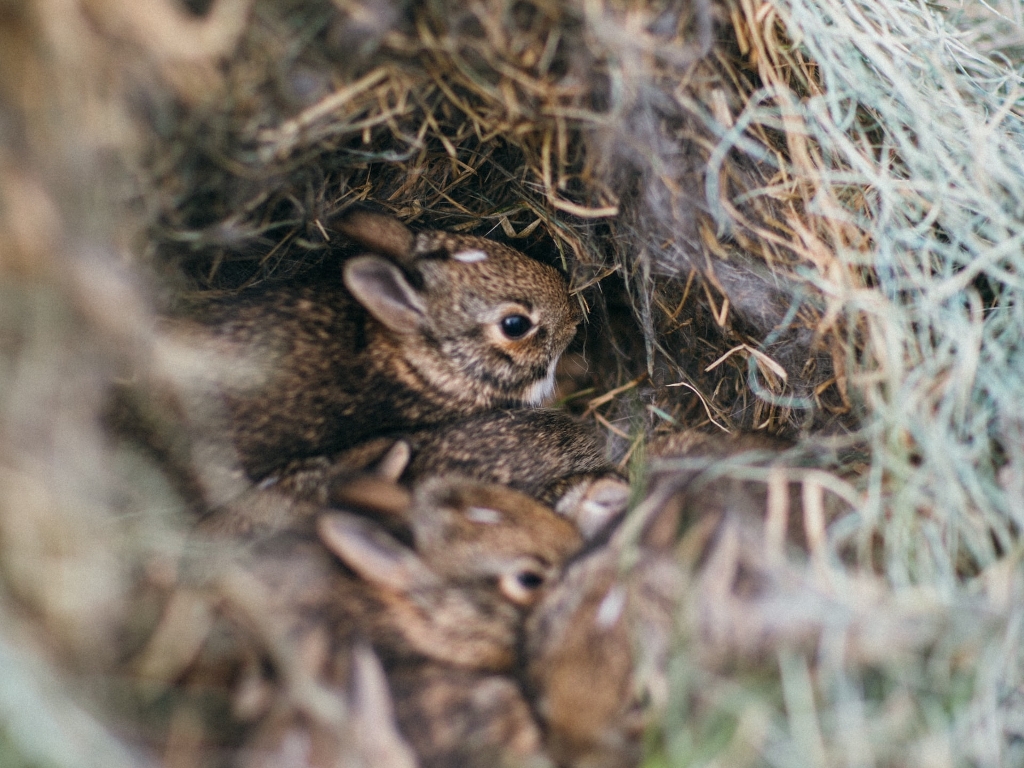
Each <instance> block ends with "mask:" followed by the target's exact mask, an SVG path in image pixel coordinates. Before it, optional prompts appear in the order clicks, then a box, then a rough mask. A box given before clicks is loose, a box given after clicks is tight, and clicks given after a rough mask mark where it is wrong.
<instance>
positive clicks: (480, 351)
mask: <svg viewBox="0 0 1024 768" xmlns="http://www.w3.org/2000/svg"><path fill="white" fill-rule="evenodd" d="M334 226H335V227H336V229H337V230H339V231H340V232H341V233H343V234H344V235H345V236H347V237H349V238H351V239H352V240H353V241H355V243H357V244H358V245H359V246H360V247H362V248H364V249H365V250H366V251H368V253H367V254H366V255H362V256H357V257H355V258H350V259H348V260H347V261H345V263H344V266H343V267H342V269H341V273H342V274H341V275H339V278H340V279H338V280H337V281H336V282H335V281H331V280H328V281H326V282H319V283H316V284H305V285H288V286H271V287H257V288H253V289H250V290H246V291H243V292H241V293H238V294H236V295H233V296H230V297H226V298H222V299H219V300H207V301H205V302H203V303H201V304H199V305H198V306H194V307H192V308H191V310H190V311H189V312H188V313H187V317H185V318H181V319H178V320H176V321H172V322H171V328H172V337H173V338H176V339H177V340H178V341H179V342H183V343H184V345H185V347H186V348H190V349H193V350H198V351H199V352H201V353H202V354H204V355H205V356H206V358H207V359H208V360H210V361H212V362H211V363H210V364H209V365H208V366H206V368H208V369H209V371H208V374H209V375H207V373H203V374H202V375H201V376H200V379H201V380H200V381H199V382H192V383H191V385H189V388H190V389H192V390H193V393H192V397H191V399H192V400H193V401H198V402H199V403H200V405H199V406H198V407H196V408H195V409H194V410H195V411H196V416H195V417H194V419H193V420H196V421H209V420H210V419H211V418H213V417H215V414H216V413H217V411H222V412H223V414H224V415H223V416H222V417H221V418H222V420H224V421H225V424H224V425H223V429H224V430H225V431H226V433H227V434H228V435H230V438H231V441H232V443H233V445H234V448H235V450H236V451H237V453H238V456H239V458H240V460H241V463H242V465H243V467H244V468H245V470H246V471H247V472H248V474H249V476H250V477H253V478H257V479H258V478H261V477H263V476H265V475H266V474H267V473H268V472H270V471H271V470H273V469H274V468H275V467H277V466H280V465H281V464H282V463H284V462H285V461H287V460H288V459H291V458H295V457H302V456H312V455H319V454H323V453H328V452H330V451H334V450H338V449H341V448H345V447H347V446H350V445H354V444H355V443H357V442H359V441H361V440H365V439H366V438H367V437H369V436H370V435H371V434H380V433H383V432H387V431H391V430H399V429H411V428H416V427H421V426H424V425H431V424H437V423H439V422H442V421H445V420H450V419H452V418H455V417H458V416H463V415H467V414H472V413H478V412H481V411H485V410H487V409H490V408H495V407H505V406H517V405H523V404H529V405H536V404H539V403H540V402H542V401H543V400H544V399H545V398H546V397H548V396H549V395H550V394H551V392H552V390H553V387H554V375H555V364H556V363H557V361H558V358H559V356H560V355H561V354H562V352H563V351H564V350H565V348H566V346H567V345H568V343H569V341H570V340H571V339H572V337H573V335H574V334H575V331H576V326H577V325H578V323H579V321H580V319H581V312H580V310H579V307H578V306H577V305H576V304H575V303H574V302H573V301H572V300H571V299H570V297H569V295H568V287H567V284H566V281H565V279H564V278H563V277H562V276H561V275H560V274H559V273H558V272H557V271H556V270H555V269H553V268H552V267H549V266H546V265H543V264H541V263H539V262H537V261H534V260H533V259H530V258H527V257H526V256H524V255H523V254H521V253H519V252H518V251H515V250H513V249H511V248H508V247H506V246H504V245H501V244H499V243H496V242H493V241H490V240H486V239H484V238H480V237H473V236H469V235H456V234H449V233H445V232H420V233H418V234H414V233H413V232H411V231H410V230H409V229H407V228H406V227H405V226H404V225H403V224H401V223H400V222H398V221H397V220H396V219H393V218H391V217H388V216H384V215H381V214H375V213H370V212H367V211H363V210H358V211H354V212H350V213H348V214H347V215H343V216H342V217H341V218H340V219H339V220H338V221H337V222H336V223H335V225H334ZM218 361H219V364H218ZM204 376H206V377H207V378H206V379H205V380H203V377H204ZM211 398H212V402H211V401H210V399H211Z"/></svg>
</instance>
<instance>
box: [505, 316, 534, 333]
mask: <svg viewBox="0 0 1024 768" xmlns="http://www.w3.org/2000/svg"><path fill="white" fill-rule="evenodd" d="M532 327H533V321H531V320H530V318H528V317H527V316H526V315H509V316H508V317H503V318H502V319H501V332H502V333H504V334H505V335H506V336H507V337H508V338H510V339H521V338H522V337H523V336H525V335H526V334H527V333H529V332H530V329H531V328H532Z"/></svg>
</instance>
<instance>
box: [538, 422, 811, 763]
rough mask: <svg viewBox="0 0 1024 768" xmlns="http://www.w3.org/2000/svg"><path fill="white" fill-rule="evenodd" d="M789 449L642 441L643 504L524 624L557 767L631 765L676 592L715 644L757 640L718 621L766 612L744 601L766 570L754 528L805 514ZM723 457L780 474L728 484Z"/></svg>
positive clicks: (772, 444) (748, 443)
mask: <svg viewBox="0 0 1024 768" xmlns="http://www.w3.org/2000/svg"><path fill="white" fill-rule="evenodd" d="M787 447H789V446H788V445H787V444H785V443H783V442H782V441H779V440H775V439H773V438H769V437H762V436H759V435H742V436H739V437H725V436H708V435H699V434H696V433H679V434H676V435H672V436H669V437H666V438H662V439H659V440H656V441H652V443H651V444H650V448H651V449H652V452H654V453H660V454H661V455H660V456H656V457H654V459H653V460H652V474H651V477H650V479H649V492H648V493H647V495H646V497H645V498H644V500H643V501H642V502H641V503H640V504H639V505H638V506H637V508H636V509H634V510H633V511H632V512H631V513H630V514H629V515H628V516H627V517H626V518H625V519H624V520H623V522H622V523H621V524H620V525H619V526H618V528H617V529H616V530H615V531H614V532H613V533H611V535H610V536H609V537H608V539H607V541H605V542H603V543H597V542H595V543H594V544H593V545H592V546H591V547H590V548H589V550H588V551H587V552H585V553H582V554H581V555H580V556H578V557H577V558H575V559H574V560H573V561H572V562H571V563H570V564H569V565H568V566H567V567H566V569H565V572H564V573H563V575H562V577H561V578H560V580H559V582H558V583H557V585H555V587H554V588H553V589H552V590H550V591H549V592H548V593H547V594H546V596H545V597H544V598H543V600H542V601H541V602H540V603H539V604H538V606H537V608H536V609H535V610H534V612H533V613H532V614H531V616H530V618H529V619H528V622H527V626H526V643H525V657H526V659H527V672H526V688H527V690H528V692H529V695H530V697H531V699H532V701H533V704H534V710H535V711H536V712H537V714H538V717H539V718H540V720H541V722H542V724H543V727H544V730H545V734H546V738H545V741H546V747H547V749H548V751H549V753H550V754H551V756H552V757H553V758H554V759H555V761H556V762H557V763H558V764H559V765H564V766H571V767H573V768H623V767H625V766H631V765H635V764H637V762H638V761H639V759H640V756H641V745H642V737H643V735H644V733H645V730H646V729H647V727H648V726H650V725H651V724H652V723H653V722H654V721H655V718H656V716H657V713H658V709H659V706H660V705H663V704H664V702H665V701H666V698H667V690H668V661H669V657H670V652H671V649H672V647H673V643H674V642H677V637H676V629H675V627H676V623H677V621H678V620H679V616H680V611H681V606H682V605H683V602H684V598H687V600H688V604H690V603H693V604H695V606H696V611H697V613H698V615H699V616H700V621H701V625H700V632H702V633H707V637H706V638H704V639H705V640H706V644H707V646H708V647H709V648H711V649H713V652H714V653H722V654H728V653H729V652H730V651H729V650H726V649H727V648H731V649H735V648H736V647H737V644H743V643H747V644H748V645H749V644H752V643H755V642H762V641H763V639H764V638H763V637H758V638H744V637H742V636H741V635H740V634H739V633H736V632H733V631H732V629H731V628H729V627H728V626H723V625H722V621H723V620H724V619H723V617H725V616H728V615H744V616H747V617H749V616H750V614H752V613H755V612H756V611H758V610H762V611H763V612H765V613H766V615H770V614H771V613H772V611H771V609H770V608H769V609H767V610H766V609H763V608H758V605H759V603H757V602H756V596H757V595H763V594H765V593H766V590H768V588H769V587H768V585H769V583H770V582H771V579H772V577H771V573H772V572H771V570H770V569H769V568H767V567H766V566H765V563H767V562H768V561H767V560H766V559H765V557H766V555H765V546H766V545H765V541H766V529H770V528H771V526H772V525H773V523H772V516H773V515H775V514H777V513H780V512H781V516H782V526H783V531H785V528H786V526H787V525H789V524H790V523H791V521H792V520H794V519H796V520H798V519H799V513H801V512H802V511H803V509H802V507H801V505H800V503H799V502H800V495H799V494H793V493H792V490H793V488H792V487H791V486H795V485H796V483H795V482H793V480H792V478H793V477H798V476H799V472H800V470H799V468H794V467H792V465H789V464H787V461H786V459H785V457H784V456H783V455H782V453H783V450H784V449H785V448H787ZM730 462H731V463H732V466H733V467H734V468H736V467H743V468H753V469H754V471H755V472H756V471H757V470H758V469H760V470H761V475H762V476H763V478H767V477H771V474H772V472H773V471H774V472H775V474H776V476H777V477H778V479H779V480H780V482H776V483H774V485H773V483H772V482H771V481H766V480H765V479H760V480H756V481H755V480H745V479H734V477H737V476H738V477H744V474H743V473H742V472H741V473H739V475H731V474H730V473H729V471H728V465H729V464H730ZM787 473H788V474H787ZM745 476H746V477H753V476H755V475H754V474H750V473H748V474H746V475H745ZM780 504H781V505H782V507H781V508H780V506H779V505H780ZM773 510H774V511H773ZM766 518H767V523H766ZM767 538H768V539H770V538H771V535H770V534H769V535H768V536H767ZM797 538H799V537H797ZM798 543H799V542H798ZM688 589H689V591H687V590H688ZM691 592H692V594H691ZM775 612H776V613H777V609H776V611H775ZM769 623H770V621H769Z"/></svg>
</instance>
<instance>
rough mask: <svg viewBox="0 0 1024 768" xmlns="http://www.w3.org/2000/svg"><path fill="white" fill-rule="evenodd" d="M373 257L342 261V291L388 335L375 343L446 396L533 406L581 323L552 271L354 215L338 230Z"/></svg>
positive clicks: (480, 245)
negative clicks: (352, 298)
mask: <svg viewBox="0 0 1024 768" xmlns="http://www.w3.org/2000/svg"><path fill="white" fill-rule="evenodd" d="M336 226H337V228H338V229H340V230H341V231H342V232H343V233H344V234H345V235H347V236H348V237H350V238H352V239H353V240H355V241H356V243H358V244H359V245H361V246H363V247H365V248H368V249H369V250H371V251H372V253H371V254H370V255H364V256H358V257H356V258H353V259H349V260H348V261H347V262H346V263H345V267H344V281H345V286H346V287H347V288H348V290H349V292H350V293H351V294H352V295H353V296H354V297H355V299H356V300H357V301H358V302H359V303H360V304H362V305H363V307H364V308H365V309H366V310H367V311H368V312H369V313H370V315H371V316H372V317H373V318H374V319H375V320H376V321H377V322H378V323H379V324H380V326H381V327H382V328H384V329H386V332H385V333H384V334H383V339H382V341H381V342H379V343H381V344H387V345H388V346H390V350H389V351H390V352H391V353H392V354H394V353H395V352H397V358H398V359H401V360H403V361H404V362H405V364H406V365H407V366H408V370H407V371H406V372H405V375H404V378H405V379H407V383H409V384H411V385H413V386H412V388H413V389H422V388H423V385H422V383H420V384H419V385H418V386H415V385H414V383H415V381H416V379H419V381H420V382H423V381H426V382H429V384H430V386H431V387H432V388H435V389H438V390H440V391H441V392H443V393H444V394H445V395H446V396H448V397H449V398H451V399H452V402H453V403H462V402H464V401H471V402H472V403H474V404H475V405H476V406H477V407H479V405H485V406H486V405H494V404H524V403H525V404H533V405H535V404H538V403H540V402H541V401H543V400H544V399H545V398H546V397H548V396H549V395H550V394H551V393H552V391H553V389H554V376H555V365H556V363H557V362H558V358H559V356H560V355H561V354H562V352H563V351H564V350H565V348H566V346H567V345H568V344H569V342H570V341H571V340H572V337H573V336H574V335H575V333H576V326H577V325H578V324H579V322H580V320H581V317H582V315H581V312H580V309H579V307H578V306H577V305H576V304H575V303H574V302H573V301H572V300H571V298H570V296H569V294H568V286H567V284H566V282H565V279H564V278H563V277H562V276H561V275H560V274H559V273H558V271H557V270H555V269H554V268H552V267H549V266H547V265H544V264H541V263H539V262H537V261H534V260H533V259H530V258H528V257H526V256H524V255H523V254H521V253H519V252H518V251H516V250H514V249H512V248H509V247H507V246H504V245H501V244H500V243H496V242H494V241H491V240H487V239H484V238H481V237H474V236H470V235H457V234H450V233H446V232H421V233H418V234H413V233H412V232H411V231H409V230H408V229H406V228H405V227H404V225H402V224H401V223H400V222H398V221H397V220H396V219H393V218H391V217H388V216H383V215H381V214H375V213H370V212H367V211H355V212H351V213H349V214H347V215H346V216H343V217H342V218H341V219H340V221H339V222H338V223H337V224H336Z"/></svg>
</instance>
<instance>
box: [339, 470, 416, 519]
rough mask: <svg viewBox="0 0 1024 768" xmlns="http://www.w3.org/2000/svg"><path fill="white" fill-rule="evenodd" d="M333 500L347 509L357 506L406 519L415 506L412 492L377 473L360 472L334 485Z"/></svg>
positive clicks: (382, 514)
mask: <svg viewBox="0 0 1024 768" xmlns="http://www.w3.org/2000/svg"><path fill="white" fill-rule="evenodd" d="M385 458H386V457H385ZM330 502H331V504H333V505H336V506H339V507H342V508H345V509H352V508H353V507H355V508H357V509H360V510H368V511H371V512H375V513H378V514H380V515H381V516H385V517H389V518H395V519H398V520H405V519H406V518H407V517H408V514H409V507H410V506H411V505H412V494H411V493H409V491H407V490H406V489H405V488H403V487H402V486H400V485H398V484H397V483H395V482H392V481H389V480H385V479H383V478H380V477H376V476H374V475H361V476H359V477H355V478H351V479H347V480H345V481H343V482H338V483H336V484H335V485H333V486H332V487H331V489H330Z"/></svg>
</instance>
